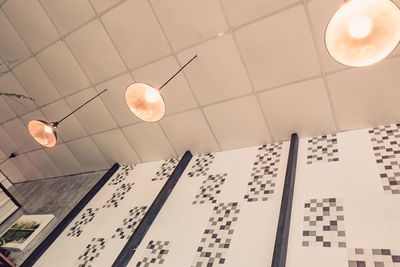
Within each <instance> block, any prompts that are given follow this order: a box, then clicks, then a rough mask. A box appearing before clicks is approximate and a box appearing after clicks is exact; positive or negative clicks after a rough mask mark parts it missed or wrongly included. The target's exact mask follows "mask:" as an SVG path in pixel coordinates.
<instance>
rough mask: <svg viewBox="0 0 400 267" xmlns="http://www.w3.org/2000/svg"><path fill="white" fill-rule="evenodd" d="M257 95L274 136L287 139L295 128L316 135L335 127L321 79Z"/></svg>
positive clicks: (302, 132)
mask: <svg viewBox="0 0 400 267" xmlns="http://www.w3.org/2000/svg"><path fill="white" fill-rule="evenodd" d="M259 98H260V103H261V106H262V109H263V110H264V113H265V116H266V117H267V120H268V123H269V126H270V128H271V131H272V134H273V136H274V138H275V139H276V140H288V139H290V135H291V134H292V133H295V132H296V133H298V134H299V135H300V136H316V135H320V134H322V133H331V132H335V130H336V129H335V123H334V119H333V114H332V111H331V109H330V103H329V99H328V95H327V92H326V88H325V85H324V83H323V81H322V79H315V80H309V81H305V82H300V83H296V84H293V85H289V86H284V87H281V88H277V89H273V90H270V91H265V92H262V93H260V94H259Z"/></svg>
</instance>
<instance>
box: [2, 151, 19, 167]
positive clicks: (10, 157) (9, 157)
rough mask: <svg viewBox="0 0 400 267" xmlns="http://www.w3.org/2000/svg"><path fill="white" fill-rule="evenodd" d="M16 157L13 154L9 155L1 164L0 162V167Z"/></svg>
mask: <svg viewBox="0 0 400 267" xmlns="http://www.w3.org/2000/svg"><path fill="white" fill-rule="evenodd" d="M16 156H17V155H16V154H15V153H11V154H10V156H8V158H6V159H5V160H3V161H2V162H0V165H2V164H3V163H4V162H6V161H7V160H9V159H12V158H15V157H16Z"/></svg>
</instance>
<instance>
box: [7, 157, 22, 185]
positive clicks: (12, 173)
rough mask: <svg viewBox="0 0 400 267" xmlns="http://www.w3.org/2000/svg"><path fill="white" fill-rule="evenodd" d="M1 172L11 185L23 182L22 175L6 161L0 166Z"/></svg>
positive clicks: (9, 161)
mask: <svg viewBox="0 0 400 267" xmlns="http://www.w3.org/2000/svg"><path fill="white" fill-rule="evenodd" d="M1 171H2V172H3V173H4V174H5V175H6V176H7V178H8V179H9V180H10V181H11V182H12V183H20V182H25V181H26V179H25V177H24V175H23V174H22V173H21V172H20V171H19V170H18V168H17V167H15V165H14V164H13V163H12V162H11V160H8V161H6V162H4V163H3V164H2V165H1Z"/></svg>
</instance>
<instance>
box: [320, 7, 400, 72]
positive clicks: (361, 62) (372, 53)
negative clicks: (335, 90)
mask: <svg viewBox="0 0 400 267" xmlns="http://www.w3.org/2000/svg"><path fill="white" fill-rule="evenodd" d="M399 41H400V9H399V8H398V7H397V6H396V4H394V3H393V2H392V1H390V0H350V1H348V2H347V3H345V4H344V5H342V6H341V7H340V8H339V9H338V10H337V11H336V13H335V14H334V15H333V17H332V18H331V20H330V21H329V23H328V26H327V28H326V32H325V45H326V48H327V50H328V52H329V54H330V55H331V56H332V57H333V58H334V59H335V60H336V61H338V62H339V63H342V64H344V65H348V66H353V67H361V66H368V65H371V64H374V63H377V62H379V61H381V60H382V59H384V58H385V57H386V56H388V55H389V54H390V53H391V52H392V51H393V50H394V49H395V48H396V46H397V44H398V43H399Z"/></svg>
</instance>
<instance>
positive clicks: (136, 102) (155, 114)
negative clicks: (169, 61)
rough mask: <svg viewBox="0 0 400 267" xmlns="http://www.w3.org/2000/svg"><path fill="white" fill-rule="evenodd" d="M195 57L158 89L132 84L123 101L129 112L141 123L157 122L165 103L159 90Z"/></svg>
mask: <svg viewBox="0 0 400 267" xmlns="http://www.w3.org/2000/svg"><path fill="white" fill-rule="evenodd" d="M196 57H197V55H195V56H194V57H193V58H192V59H190V60H189V61H188V62H187V63H186V64H185V65H183V66H182V67H181V68H180V69H179V70H178V71H177V72H176V73H175V74H174V75H172V77H171V78H169V79H168V80H167V81H166V82H165V83H164V84H163V85H162V86H161V87H160V88H159V89H157V88H154V87H153V86H151V85H149V84H145V83H133V84H131V85H129V86H128V88H126V91H125V101H126V104H127V105H128V107H129V109H130V111H132V113H133V114H135V116H136V117H138V118H139V119H141V120H143V121H147V122H155V121H159V120H160V119H161V118H162V117H163V116H164V114H165V102H164V99H163V97H162V95H161V94H160V90H161V89H162V88H163V87H164V86H166V85H167V84H168V83H169V82H170V81H171V80H172V79H173V78H174V77H175V76H176V75H178V73H180V72H181V71H182V70H183V69H184V68H185V67H186V66H187V65H189V63H190V62H192V61H193V60H194V59H195V58H196Z"/></svg>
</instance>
